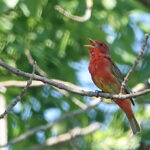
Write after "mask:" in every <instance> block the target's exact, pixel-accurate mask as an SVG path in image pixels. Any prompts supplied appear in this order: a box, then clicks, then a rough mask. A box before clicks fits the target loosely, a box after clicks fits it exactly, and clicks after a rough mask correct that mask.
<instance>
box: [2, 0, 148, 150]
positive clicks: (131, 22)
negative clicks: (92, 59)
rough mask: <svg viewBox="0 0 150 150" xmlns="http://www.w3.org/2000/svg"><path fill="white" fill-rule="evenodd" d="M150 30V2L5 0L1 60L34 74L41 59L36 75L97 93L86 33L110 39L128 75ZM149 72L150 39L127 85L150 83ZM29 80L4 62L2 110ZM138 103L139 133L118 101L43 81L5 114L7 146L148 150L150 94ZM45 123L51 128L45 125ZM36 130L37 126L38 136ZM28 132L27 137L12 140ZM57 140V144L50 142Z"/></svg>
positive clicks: (4, 140)
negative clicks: (34, 66) (77, 132)
mask: <svg viewBox="0 0 150 150" xmlns="http://www.w3.org/2000/svg"><path fill="white" fill-rule="evenodd" d="M145 33H150V1H149V0H132V1H130V0H101V1H99V0H94V1H92V0H82V1H81V0H80V1H79V0H78V1H77V0H1V1H0V59H2V60H3V61H4V62H6V63H7V64H9V65H11V66H13V67H15V68H19V69H21V70H23V71H25V72H30V73H31V72H32V62H33V60H36V62H37V65H38V69H37V71H36V74H38V75H42V76H46V77H48V78H50V79H58V80H63V81H66V82H70V83H72V84H75V85H77V86H80V87H82V88H84V89H88V90H92V91H95V90H98V89H97V87H95V86H94V84H93V82H92V80H91V77H90V75H89V72H88V62H89V54H88V50H87V49H86V48H84V47H83V45H84V44H89V43H88V40H87V38H88V37H90V38H92V39H96V40H101V41H105V42H106V43H107V44H108V45H109V47H110V49H111V56H112V59H113V61H115V62H116V64H117V66H118V67H119V68H120V70H121V72H122V73H123V75H126V73H127V72H128V71H129V68H130V67H131V66H132V64H133V62H134V61H135V59H136V56H137V55H138V53H139V51H140V49H141V46H142V43H143V41H144V40H145V35H144V34H145ZM149 43H150V40H149ZM149 78H150V44H148V45H147V47H146V50H145V52H144V55H143V58H142V60H141V61H140V64H139V65H138V66H137V67H136V69H135V71H134V73H133V74H132V75H131V77H130V78H129V81H128V85H129V87H130V88H131V89H133V90H134V91H137V90H139V89H141V88H149V81H150V79H149ZM26 80H27V79H26V78H24V77H19V76H16V75H14V74H12V73H10V72H9V71H7V70H5V69H3V68H0V85H1V86H0V97H1V98H0V112H1V113H2V112H3V111H4V110H5V108H6V107H7V106H9V105H10V104H11V103H12V102H13V101H14V99H15V98H16V97H17V96H18V95H19V93H20V92H21V90H22V88H23V86H24V84H23V83H25V82H24V81H26ZM4 81H5V83H8V84H4ZM12 81H13V82H12ZM18 81H22V82H18ZM22 84H23V85H22ZM92 101H94V102H96V104H93V103H92ZM135 103H136V105H135V106H134V107H133V111H134V113H135V116H136V118H137V120H138V122H139V123H140V124H141V128H142V132H141V133H140V134H138V135H135V136H132V133H131V129H130V126H129V123H128V120H127V118H126V116H125V114H124V113H123V112H122V111H121V110H120V109H119V108H118V106H116V105H115V104H108V103H106V102H100V103H98V102H97V99H92V98H89V97H83V96H80V95H77V94H72V93H68V92H64V91H60V90H58V89H56V88H53V87H52V86H49V85H45V86H42V85H36V86H35V87H31V88H29V89H28V90H27V92H26V93H25V95H24V96H23V98H22V100H21V101H20V102H19V103H18V104H17V105H16V106H15V107H14V108H13V111H11V112H10V113H9V114H8V115H7V118H5V119H2V120H0V144H1V145H4V144H7V143H9V142H10V145H9V146H7V147H3V148H0V150H8V149H10V150H20V149H21V150H24V149H25V150H27V149H30V150H39V149H43V150H47V149H51V150H57V149H61V150H70V149H73V150H131V149H133V150H149V149H150V112H149V110H150V106H149V103H150V96H149V95H146V96H142V97H139V98H136V100H135ZM87 108H88V109H87ZM73 112H76V113H77V112H78V113H77V114H75V115H72V114H73ZM69 114H71V116H69ZM67 115H68V116H67ZM64 116H65V117H66V118H62V117H64ZM58 120H59V121H58ZM96 122H98V123H96ZM98 124H99V125H100V127H98V126H97V125H98ZM41 125H43V126H44V127H45V128H44V129H43V128H42V130H40V128H39V127H40V126H41ZM46 125H50V126H49V127H47V126H46ZM91 126H92V127H93V128H94V130H93V131H91V132H90V133H89V134H87V133H85V134H83V135H82V134H81V135H79V136H76V137H73V135H72V136H71V138H70V139H69V140H65V141H64V142H62V141H59V140H58V139H57V140H58V141H57V140H56V139H52V138H53V137H56V138H57V137H59V136H60V135H64V134H67V133H69V135H71V133H70V131H72V129H77V127H78V128H79V129H78V130H85V129H88V131H90V129H91ZM46 127H47V128H46ZM33 129H37V130H36V131H35V132H34V133H33V134H32V132H33ZM80 133H82V132H80ZM27 134H31V135H30V136H25V135H27ZM21 135H22V139H20V141H17V142H16V141H15V140H13V139H15V138H18V137H20V136H21ZM65 138H66V136H64V139H65ZM61 139H62V137H61ZM12 140H13V141H12ZM50 140H51V141H52V140H53V142H54V141H55V142H56V143H55V142H54V144H51V145H47V144H48V143H50ZM13 142H14V143H13ZM11 143H13V144H11Z"/></svg>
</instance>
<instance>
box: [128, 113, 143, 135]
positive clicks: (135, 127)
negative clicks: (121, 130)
mask: <svg viewBox="0 0 150 150" xmlns="http://www.w3.org/2000/svg"><path fill="white" fill-rule="evenodd" d="M127 117H128V116H127ZM128 120H129V123H130V126H131V129H132V132H133V134H136V133H139V132H140V130H141V129H140V126H139V124H138V122H137V120H136V119H135V117H134V116H133V117H132V118H129V117H128Z"/></svg>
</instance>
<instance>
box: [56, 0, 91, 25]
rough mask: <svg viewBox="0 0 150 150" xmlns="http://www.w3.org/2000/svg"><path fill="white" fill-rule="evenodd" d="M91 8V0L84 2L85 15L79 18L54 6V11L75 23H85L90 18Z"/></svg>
mask: <svg viewBox="0 0 150 150" xmlns="http://www.w3.org/2000/svg"><path fill="white" fill-rule="evenodd" d="M92 6H93V0H86V11H85V14H84V15H83V16H81V17H79V16H74V15H72V14H71V13H69V12H68V11H66V10H64V9H63V8H61V7H60V6H59V5H56V6H55V9H56V10H57V11H58V12H60V13H61V14H63V15H64V16H66V17H68V18H69V19H72V20H74V21H77V22H85V21H87V20H89V19H90V17H91V12H92Z"/></svg>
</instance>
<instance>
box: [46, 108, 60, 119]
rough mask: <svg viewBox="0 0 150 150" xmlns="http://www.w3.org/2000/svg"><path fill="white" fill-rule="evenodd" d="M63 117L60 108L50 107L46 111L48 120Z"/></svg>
mask: <svg viewBox="0 0 150 150" xmlns="http://www.w3.org/2000/svg"><path fill="white" fill-rule="evenodd" d="M59 117H61V111H60V109H58V108H49V109H46V110H45V111H44V118H45V120H46V121H47V122H53V121H55V120H57V119H58V118H59Z"/></svg>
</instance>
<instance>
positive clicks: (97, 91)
mask: <svg viewBox="0 0 150 150" xmlns="http://www.w3.org/2000/svg"><path fill="white" fill-rule="evenodd" d="M95 93H96V97H99V93H104V91H99V90H95Z"/></svg>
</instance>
